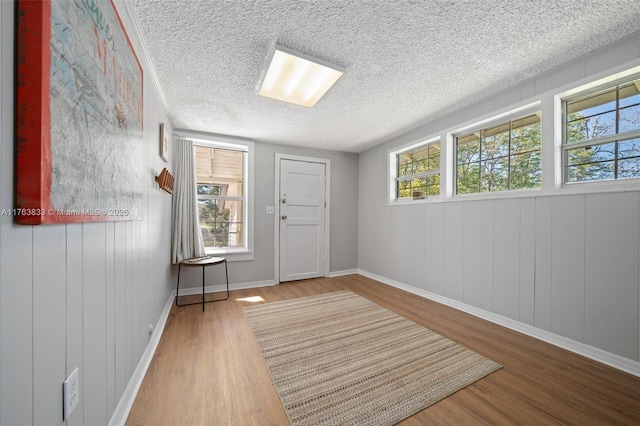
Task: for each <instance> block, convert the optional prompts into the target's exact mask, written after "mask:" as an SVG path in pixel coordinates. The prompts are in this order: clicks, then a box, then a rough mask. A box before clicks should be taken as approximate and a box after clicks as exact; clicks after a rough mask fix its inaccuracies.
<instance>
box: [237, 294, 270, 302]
mask: <svg viewBox="0 0 640 426" xmlns="http://www.w3.org/2000/svg"><path fill="white" fill-rule="evenodd" d="M236 300H237V301H239V302H254V303H257V302H264V299H263V298H262V297H260V296H249V297H242V298H240V299H236Z"/></svg>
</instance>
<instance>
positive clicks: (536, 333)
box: [358, 269, 640, 377]
mask: <svg viewBox="0 0 640 426" xmlns="http://www.w3.org/2000/svg"><path fill="white" fill-rule="evenodd" d="M358 273H359V274H360V275H363V276H365V277H368V278H371V279H373V280H376V281H380V282H381V283H384V284H388V285H390V286H392V287H396V288H399V289H401V290H405V291H408V292H409V293H413V294H415V295H418V296H421V297H424V298H427V299H431V300H433V301H435V302H438V303H442V304H443V305H447V306H450V307H452V308H455V309H458V310H460V311H463V312H466V313H468V314H471V315H474V316H476V317H478V318H482V319H485V320H487V321H491V322H492V323H494V324H498V325H501V326H503V327H507V328H510V329H511V330H515V331H517V332H520V333H523V334H526V335H528V336H531V337H534V338H536V339H538V340H542V341H544V342H547V343H551V344H552V345H555V346H558V347H561V348H563V349H566V350H568V351H571V352H574V353H577V354H579V355H582V356H585V357H587V358H590V359H592V360H594V361H598V362H601V363H603V364H606V365H608V366H610V367H613V368H617V369H618V370H622V371H624V372H626V373H629V374H632V375H634V376H637V377H640V362H637V361H633V360H631V359H628V358H625V357H622V356H620V355H616V354H612V353H610V352H607V351H604V350H602V349H599V348H596V347H593V346H589V345H587V344H584V343H581V342H578V341H575V340H571V339H568V338H566V337H562V336H560V335H557V334H554V333H551V332H549V331H546V330H542V329H540V328H536V327H533V326H531V325H529V324H525V323H522V322H520V321H515V320H513V319H511V318H507V317H504V316H502V315H498V314H495V313H493V312H489V311H486V310H484V309H480V308H478V307H475V306H472V305H468V304H466V303H463V302H459V301H457V300H454V299H450V298H448V297H445V296H441V295H439V294H436V293H432V292H430V291H427V290H422V289H419V288H416V287H413V286H410V285H408V284H404V283H401V282H399V281H395V280H392V279H390V278H387V277H383V276H381V275H377V274H373V273H371V272H368V271H364V270H361V269H360V270H358Z"/></svg>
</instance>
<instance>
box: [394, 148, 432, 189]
mask: <svg viewBox="0 0 640 426" xmlns="http://www.w3.org/2000/svg"><path fill="white" fill-rule="evenodd" d="M392 155H395V165H396V170H395V198H396V199H397V200H403V199H413V200H420V199H424V198H428V197H433V196H437V195H440V141H436V142H430V143H426V144H423V145H419V146H417V147H413V148H411V149H407V150H404V151H398V152H395V153H392Z"/></svg>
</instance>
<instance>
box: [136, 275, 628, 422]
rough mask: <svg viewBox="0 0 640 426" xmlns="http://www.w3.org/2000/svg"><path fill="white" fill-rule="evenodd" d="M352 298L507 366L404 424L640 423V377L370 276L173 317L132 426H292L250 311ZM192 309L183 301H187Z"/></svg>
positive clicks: (269, 291)
mask: <svg viewBox="0 0 640 426" xmlns="http://www.w3.org/2000/svg"><path fill="white" fill-rule="evenodd" d="M343 289H347V290H351V291H353V292H354V293H357V294H359V295H361V296H363V297H366V298H368V299H370V300H372V301H373V302H375V303H377V304H379V305H381V306H384V307H386V308H387V309H390V310H392V311H394V312H396V313H398V314H400V315H402V316H404V317H406V318H409V319H410V320H412V321H415V322H417V323H419V324H422V325H423V326H425V327H427V328H429V329H431V330H433V331H435V332H437V333H440V334H441V335H443V336H445V337H448V338H449V339H452V340H454V341H456V342H458V343H460V344H462V345H464V346H466V347H467V348H469V349H471V350H473V351H476V352H477V353H479V354H481V355H484V356H485V357H487V358H490V359H492V360H494V361H496V362H498V363H500V364H502V366H503V368H502V369H501V370H499V371H497V372H495V373H492V374H491V375H489V376H487V377H485V378H483V379H481V380H479V381H478V382H476V383H474V384H472V385H470V386H468V387H466V388H464V389H462V390H460V391H459V392H457V393H455V394H453V395H451V396H450V397H448V398H445V399H444V400H442V401H440V402H438V403H436V404H434V405H432V406H431V407H428V408H426V409H425V410H423V411H421V412H419V413H417V414H416V415H414V416H412V417H410V418H408V419H406V420H405V421H403V422H402V423H401V424H402V425H424V424H430V425H431V424H435V425H445V424H446V425H477V424H480V425H482V424H492V425H493V424H501V425H514V424H535V425H546V424H576V425H604V424H606V425H613V424H622V425H640V378H637V377H635V376H632V375H630V374H627V373H623V372H620V371H618V370H615V369H613V368H610V367H607V366H605V365H603V364H600V363H597V362H594V361H591V360H588V359H586V358H583V357H581V356H579V355H575V354H573V353H571V352H568V351H565V350H563V349H560V348H557V347H555V346H552V345H549V344H547V343H544V342H541V341H538V340H536V339H533V338H531V337H528V336H525V335H523V334H520V333H517V332H514V331H511V330H509V329H506V328H503V327H500V326H497V325H495V324H492V323H490V322H487V321H484V320H481V319H478V318H475V317H473V316H471V315H468V314H465V313H462V312H460V311H457V310H455V309H452V308H449V307H446V306H443V305H441V304H438V303H435V302H433V301H430V300H427V299H423V298H420V297H418V296H415V295H413V294H410V293H407V292H404V291H402V290H399V289H396V288H393V287H390V286H387V285H384V284H381V283H379V282H376V281H374V280H371V279H368V278H366V277H363V276H360V275H349V276H344V277H337V278H330V279H325V278H322V279H314V280H306V281H299V282H293V283H287V284H280V285H278V286H273V287H262V288H257V289H248V290H237V291H232V292H231V298H230V299H229V300H228V301H224V302H217V303H209V304H207V305H206V310H205V312H204V313H203V312H202V310H201V306H199V305H194V306H189V307H181V308H176V307H175V306H174V307H173V309H172V310H171V313H170V315H169V319H168V322H167V325H166V328H165V330H164V333H163V335H162V338H161V341H160V344H159V346H158V349H157V352H156V354H155V356H154V358H153V361H152V362H151V365H150V367H149V370H148V372H147V375H146V377H145V379H144V382H143V384H142V386H141V388H140V391H139V393H138V396H137V399H136V401H135V404H134V406H133V408H132V410H131V413H130V415H129V419H128V421H127V424H128V425H282V424H288V420H287V416H286V415H285V413H284V410H283V409H282V405H281V404H280V400H279V399H278V395H277V394H276V392H275V390H274V388H273V385H272V384H271V379H270V378H269V374H268V372H267V369H266V367H265V365H264V362H263V360H262V357H261V355H260V352H259V351H258V347H257V345H256V343H255V341H254V339H253V335H252V334H251V331H250V329H249V326H248V323H247V321H246V318H245V316H244V311H243V307H244V306H247V305H252V304H254V303H256V302H251V301H247V300H242V299H245V298H249V297H254V296H259V297H261V298H262V299H263V300H264V302H258V303H266V302H273V301H277V300H284V299H292V298H296V297H304V296H311V295H315V294H320V293H327V292H331V291H337V290H343ZM181 302H182V300H181Z"/></svg>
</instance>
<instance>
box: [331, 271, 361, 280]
mask: <svg viewBox="0 0 640 426" xmlns="http://www.w3.org/2000/svg"><path fill="white" fill-rule="evenodd" d="M357 273H358V270H357V269H345V270H344V271H335V272H330V273H329V278H333V277H341V276H343V275H353V274H357Z"/></svg>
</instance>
